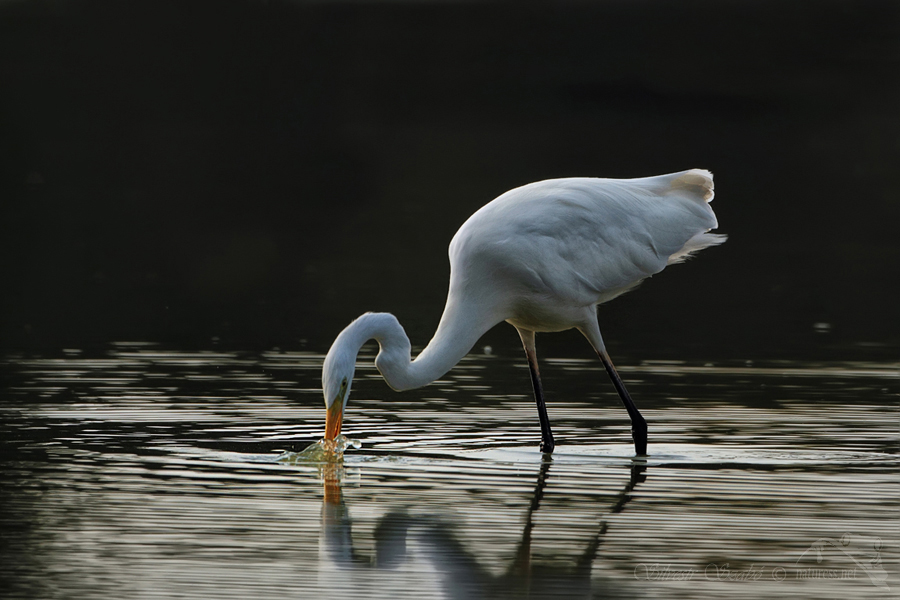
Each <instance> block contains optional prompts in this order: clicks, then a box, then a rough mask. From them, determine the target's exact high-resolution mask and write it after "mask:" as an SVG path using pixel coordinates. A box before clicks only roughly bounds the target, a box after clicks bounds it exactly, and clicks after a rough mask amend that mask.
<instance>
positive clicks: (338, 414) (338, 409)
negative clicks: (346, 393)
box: [325, 398, 344, 440]
mask: <svg viewBox="0 0 900 600" xmlns="http://www.w3.org/2000/svg"><path fill="white" fill-rule="evenodd" d="M343 420H344V403H343V402H341V399H340V398H336V399H335V401H334V402H332V403H331V406H330V407H329V408H328V412H327V413H325V439H326V440H333V439H334V438H336V437H337V436H338V434H339V433H340V432H341V421H343Z"/></svg>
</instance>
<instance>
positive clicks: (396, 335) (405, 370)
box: [339, 302, 496, 391]
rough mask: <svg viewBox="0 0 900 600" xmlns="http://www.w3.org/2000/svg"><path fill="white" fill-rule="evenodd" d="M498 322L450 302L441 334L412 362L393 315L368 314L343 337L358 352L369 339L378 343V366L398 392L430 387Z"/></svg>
mask: <svg viewBox="0 0 900 600" xmlns="http://www.w3.org/2000/svg"><path fill="white" fill-rule="evenodd" d="M495 324H496V323H495V322H493V321H492V320H491V319H489V318H478V315H472V314H468V313H466V311H462V310H459V309H458V307H457V306H455V305H454V304H453V303H452V302H448V304H447V307H446V308H445V309H444V314H443V316H442V317H441V322H440V324H439V325H438V328H437V331H436V332H435V334H434V337H433V338H431V341H430V342H428V346H426V347H425V349H424V350H422V352H421V353H420V354H419V356H417V357H416V359H415V360H412V355H411V345H410V342H409V337H408V336H407V335H406V331H404V330H403V326H401V325H400V322H399V321H398V320H397V318H396V317H395V316H394V315H392V314H390V313H366V314H364V315H362V316H361V317H359V318H358V319H356V320H355V321H353V323H351V324H350V325H348V326H347V328H346V329H345V330H344V331H343V332H342V333H341V336H339V337H345V336H346V338H345V342H346V343H347V344H348V346H349V345H352V346H355V350H356V351H357V352H358V351H359V348H361V347H362V346H363V344H365V343H366V342H367V341H368V340H371V339H374V340H376V341H377V342H378V345H379V346H380V350H379V352H378V356H377V357H376V358H375V366H376V367H377V368H378V370H379V371H380V372H381V374H382V376H383V377H384V380H385V381H386V382H387V384H388V385H389V386H391V387H392V388H394V389H395V390H398V391H402V390H409V389H413V388H418V387H422V386H424V385H428V384H429V383H431V382H432V381H434V380H435V379H438V378H439V377H441V376H442V375H443V374H444V373H446V372H447V371H449V370H450V369H452V368H453V367H454V366H455V365H456V364H457V363H458V362H459V361H460V360H461V359H462V358H463V357H464V356H465V355H466V354H468V353H469V350H471V349H472V346H474V345H475V342H477V341H478V338H480V337H481V336H482V335H483V334H484V333H485V332H486V331H487V330H488V329H490V328H491V327H493V326H494V325H495Z"/></svg>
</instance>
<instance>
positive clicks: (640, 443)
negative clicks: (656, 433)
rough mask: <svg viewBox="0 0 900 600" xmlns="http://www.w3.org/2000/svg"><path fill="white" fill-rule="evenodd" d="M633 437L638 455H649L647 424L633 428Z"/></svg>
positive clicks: (635, 451)
mask: <svg viewBox="0 0 900 600" xmlns="http://www.w3.org/2000/svg"><path fill="white" fill-rule="evenodd" d="M631 439H633V440H634V453H635V454H637V455H638V456H647V424H646V423H644V426H643V427H632V428H631Z"/></svg>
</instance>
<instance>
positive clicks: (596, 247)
mask: <svg viewBox="0 0 900 600" xmlns="http://www.w3.org/2000/svg"><path fill="white" fill-rule="evenodd" d="M712 199H713V178H712V174H711V173H710V172H709V171H705V170H701V169H693V170H690V171H683V172H680V173H672V174H669V175H660V176H657V177H644V178H639V179H599V178H588V177H575V178H567V179H550V180H547V181H539V182H537V183H531V184H528V185H524V186H522V187H519V188H516V189H514V190H510V191H508V192H506V193H505V194H502V195H501V196H499V197H498V198H496V199H495V200H493V201H491V202H489V203H488V204H486V205H485V206H483V207H482V208H481V209H479V210H478V211H477V212H475V214H473V215H472V216H471V217H469V219H468V220H467V221H466V222H465V223H463V225H462V227H460V228H459V231H457V232H456V235H454V236H453V240H452V241H451V242H450V291H449V293H448V295H447V303H446V306H445V307H444V314H443V316H441V321H440V324H439V325H438V328H437V331H436V332H435V334H434V337H433V338H432V339H431V341H430V342H429V343H428V345H427V346H426V347H425V349H424V350H422V352H421V353H420V354H419V355H418V356H417V357H416V359H415V360H412V359H411V353H410V342H409V338H408V337H407V335H406V332H405V331H404V330H403V327H402V326H401V325H400V323H399V322H398V321H397V318H396V317H394V316H393V315H391V314H389V313H366V314H364V315H362V316H361V317H359V318H358V319H356V320H355V321H353V322H352V323H350V325H348V326H347V327H346V328H345V329H344V330H343V331H342V332H341V333H340V334H339V335H338V336H337V339H335V341H334V344H332V346H331V349H330V350H329V351H328V355H327V356H326V357H325V363H324V366H323V369H322V388H323V391H324V394H325V405H326V407H327V416H326V425H325V438H326V439H334V437H335V436H337V435H338V434H339V433H340V430H341V423H342V420H343V415H344V410H345V408H346V405H347V398H348V397H349V395H350V386H351V383H352V381H353V373H354V369H355V365H356V357H357V354H358V353H359V349H360V348H361V347H362V345H363V344H365V343H366V342H367V341H369V340H371V339H375V340H376V341H377V342H378V344H379V346H380V348H379V352H378V355H377V356H376V358H375V366H376V367H377V368H378V370H379V371H380V372H381V375H382V376H383V377H384V379H385V381H386V382H387V384H388V385H389V386H391V387H392V388H393V389H395V390H397V391H402V390H408V389H412V388H417V387H421V386H424V385H427V384H429V383H431V382H433V381H434V380H436V379H438V378H440V377H441V376H442V375H444V374H445V373H446V372H447V371H449V370H450V369H451V368H453V366H454V365H456V364H457V363H458V362H459V361H460V359H461V358H462V357H464V356H465V355H466V354H467V353H468V352H469V350H471V348H472V347H473V346H474V345H475V343H476V342H477V341H478V339H479V338H480V337H481V336H482V335H483V334H484V333H485V332H486V331H488V330H489V329H490V328H492V327H493V326H494V325H496V324H498V323H500V322H501V321H506V322H508V323H510V324H511V325H512V326H513V327H515V328H516V330H518V332H519V336H520V337H521V339H522V344H523V345H524V346H525V354H526V357H527V359H528V366H529V368H530V370H531V381H532V385H533V388H534V396H535V401H536V402H537V409H538V416H539V418H540V423H541V450H542V451H543V452H552V451H553V447H554V441H553V434H552V432H551V431H550V421H549V419H548V417H547V408H546V406H545V404H544V398H543V393H542V390H541V380H540V374H539V371H538V362H537V354H536V352H535V345H534V334H535V333H536V332H552V331H563V330H567V329H572V328H576V329H578V331H580V332H581V333H582V334H583V335H584V337H585V338H587V340H588V342H590V344H591V345H592V346H593V347H594V350H595V351H596V352H597V355H598V356H599V357H600V360H601V361H603V365H604V367H605V368H606V371H607V373H608V374H609V376H610V378H611V379H612V381H613V384H614V385H615V388H616V390H617V391H618V393H619V397H620V398H621V399H622V402H623V403H624V405H625V409H626V410H627V411H628V415H629V417H630V418H631V432H632V437H633V439H634V447H635V451H636V453H637V454H638V455H643V454H646V452H647V424H646V421H645V420H644V418H643V417H642V416H641V413H640V412H639V411H638V409H637V407H636V406H635V404H634V402H633V401H632V399H631V396H629V394H628V391H627V390H626V389H625V385H624V384H623V383H622V379H621V377H619V374H618V373H617V372H616V369H615V367H614V366H613V363H612V361H611V360H610V358H609V354H608V353H607V351H606V347H605V345H604V343H603V338H602V337H601V335H600V327H599V325H598V323H597V305H598V304H601V303H603V302H606V301H608V300H611V299H613V298H615V297H616V296H618V295H620V294H623V293H625V292H627V291H628V290H631V289H632V288H634V287H635V286H637V285H638V283H640V282H641V281H642V280H643V279H646V278H647V277H650V276H651V275H654V274H656V273H659V272H660V271H662V270H663V269H664V268H665V267H666V266H667V265H670V264H673V263H677V262H681V261H683V260H684V259H685V258H686V257H687V256H688V255H689V254H691V253H693V252H696V251H698V250H702V249H703V248H707V247H709V246H713V245H716V244H721V243H722V242H724V241H725V239H726V237H725V236H724V235H717V234H712V233H709V231H710V230H711V229H714V228H716V227H717V222H716V216H715V214H714V213H713V211H712V208H711V207H710V206H709V202H710V201H711V200H712Z"/></svg>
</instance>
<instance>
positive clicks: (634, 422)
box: [597, 351, 647, 456]
mask: <svg viewBox="0 0 900 600" xmlns="http://www.w3.org/2000/svg"><path fill="white" fill-rule="evenodd" d="M597 355H598V356H599V357H600V360H602V361H603V366H604V367H606V372H607V373H608V374H609V377H610V379H612V382H613V385H614V386H616V391H617V392H619V398H621V399H622V404H624V405H625V410H627V411H628V416H629V417H631V437H632V439H633V440H634V451H635V453H636V454H637V455H638V456H645V455H646V454H647V421H645V420H644V417H643V416H642V415H641V413H640V411H638V409H637V406H635V405H634V401H633V400H632V399H631V396H630V395H629V394H628V390H626V389H625V384H624V383H622V378H621V377H619V374H618V373H617V372H616V368H615V367H614V366H613V364H612V360H611V359H610V358H609V354H607V353H606V352H603V351H601V352H597Z"/></svg>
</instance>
